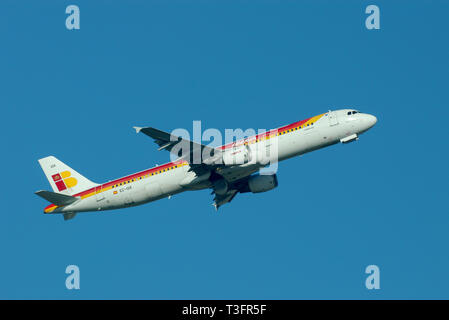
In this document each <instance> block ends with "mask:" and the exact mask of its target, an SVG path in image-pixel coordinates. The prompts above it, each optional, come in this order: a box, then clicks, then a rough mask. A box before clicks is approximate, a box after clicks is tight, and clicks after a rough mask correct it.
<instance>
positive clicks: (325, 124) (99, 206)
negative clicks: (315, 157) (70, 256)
mask: <svg viewBox="0 0 449 320" xmlns="http://www.w3.org/2000/svg"><path fill="white" fill-rule="evenodd" d="M352 112H353V110H352V109H351V110H350V109H344V110H337V111H330V112H328V113H325V114H322V115H319V116H316V117H312V118H309V119H307V120H303V121H302V123H303V124H302V125H301V121H300V122H297V123H294V124H291V125H289V126H285V127H282V128H279V129H277V130H278V134H275V135H273V136H272V137H271V138H270V139H267V140H263V141H256V140H254V139H253V140H251V138H248V139H245V140H244V141H241V142H240V143H244V142H245V141H247V142H248V141H250V142H249V144H248V145H249V147H250V149H251V151H252V152H253V153H257V154H260V153H261V152H266V149H267V148H273V146H276V148H277V153H278V154H277V159H278V161H282V160H285V159H288V158H291V157H294V156H298V155H301V154H304V153H307V152H310V151H313V150H316V149H320V148H323V147H326V146H330V145H333V144H335V143H338V142H340V141H342V142H345V139H349V141H351V140H353V139H355V138H356V137H357V135H359V134H361V133H363V132H365V131H366V130H368V129H369V128H371V127H372V126H373V125H374V124H375V123H376V121H377V119H376V118H375V117H374V116H372V115H369V114H364V113H358V112H357V113H355V114H352ZM307 124H309V125H307ZM298 127H299V128H298ZM236 144H237V145H238V144H239V142H237V143H236ZM270 152H272V150H270ZM264 165H265V164H263V165H262V164H260V163H253V164H243V165H238V166H230V167H220V168H219V169H218V170H217V172H218V173H219V174H220V175H222V176H223V177H224V178H225V179H226V180H227V181H229V182H232V181H237V180H238V179H241V178H244V177H245V176H249V175H251V174H253V173H254V172H257V171H258V170H259V169H260V168H261V167H263V166H264ZM189 168H190V166H189V164H188V163H187V162H185V161H178V162H173V163H168V164H165V165H163V166H159V167H155V168H152V169H148V170H145V171H142V172H139V173H136V174H133V175H131V176H128V177H124V178H121V179H118V180H115V181H111V182H108V183H105V184H103V185H100V186H98V187H95V188H92V189H90V190H86V191H84V192H82V193H80V194H78V195H74V196H76V197H79V200H78V201H76V202H74V203H72V204H70V205H67V206H64V207H56V208H54V209H53V210H52V211H51V213H67V212H83V211H99V210H110V209H118V208H124V207H129V206H136V205H140V204H143V203H147V202H151V201H155V200H158V199H161V198H165V197H169V196H172V195H174V194H177V193H180V192H183V191H188V190H199V189H204V188H209V187H211V182H210V181H209V179H208V178H209V175H210V173H209V174H204V175H202V176H201V175H200V176H197V175H196V174H195V172H193V171H189ZM48 213H50V212H48Z"/></svg>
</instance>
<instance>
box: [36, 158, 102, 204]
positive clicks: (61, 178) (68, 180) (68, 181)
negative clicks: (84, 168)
mask: <svg viewBox="0 0 449 320" xmlns="http://www.w3.org/2000/svg"><path fill="white" fill-rule="evenodd" d="M39 164H40V166H41V168H42V170H43V171H44V173H45V176H46V177H47V179H48V182H50V185H51V187H52V189H53V191H54V192H55V193H59V194H64V195H69V196H70V195H73V194H77V193H79V192H81V191H84V190H87V189H90V188H92V187H95V186H97V185H98V184H97V183H94V182H92V181H90V180H89V179H87V178H86V177H84V176H82V175H81V174H79V173H78V172H77V171H76V170H74V169H72V168H70V167H69V166H68V165H66V164H65V163H63V162H62V161H60V160H58V159H56V158H55V157H53V156H49V157H46V158H42V159H39ZM47 192H48V191H47ZM41 197H43V196H42V195H41ZM55 204H56V203H55Z"/></svg>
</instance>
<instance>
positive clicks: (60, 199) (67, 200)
mask: <svg viewBox="0 0 449 320" xmlns="http://www.w3.org/2000/svg"><path fill="white" fill-rule="evenodd" d="M35 193H36V194H37V195H38V196H39V197H42V198H44V199H45V200H47V201H49V202H51V203H54V204H55V205H57V206H60V207H61V206H66V205H69V204H71V203H74V202H75V201H76V200H78V198H76V197H72V196H68V195H65V194H61V193H56V192H51V191H44V190H40V191H36V192H35Z"/></svg>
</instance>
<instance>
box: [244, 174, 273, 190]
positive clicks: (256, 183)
mask: <svg viewBox="0 0 449 320" xmlns="http://www.w3.org/2000/svg"><path fill="white" fill-rule="evenodd" d="M277 186H278V179H277V177H276V175H275V174H272V175H254V176H251V177H249V179H248V189H249V191H251V192H252V193H260V192H266V191H270V190H272V189H274V188H276V187H277Z"/></svg>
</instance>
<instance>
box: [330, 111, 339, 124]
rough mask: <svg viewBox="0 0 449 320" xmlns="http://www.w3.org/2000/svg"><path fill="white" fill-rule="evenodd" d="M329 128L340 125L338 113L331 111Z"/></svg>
mask: <svg viewBox="0 0 449 320" xmlns="http://www.w3.org/2000/svg"><path fill="white" fill-rule="evenodd" d="M328 118H329V126H330V127H332V126H335V125H337V124H338V118H337V113H336V112H334V111H329V117H328Z"/></svg>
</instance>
